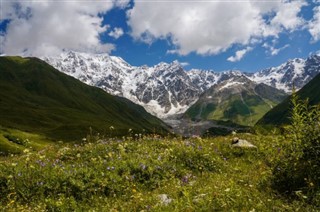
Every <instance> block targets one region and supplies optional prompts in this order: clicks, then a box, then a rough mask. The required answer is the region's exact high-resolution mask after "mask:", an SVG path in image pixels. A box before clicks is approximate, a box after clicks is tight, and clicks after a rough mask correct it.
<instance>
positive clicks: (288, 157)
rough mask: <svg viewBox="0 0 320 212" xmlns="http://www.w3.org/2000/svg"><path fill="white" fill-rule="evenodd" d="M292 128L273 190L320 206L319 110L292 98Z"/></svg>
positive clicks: (274, 179)
mask: <svg viewBox="0 0 320 212" xmlns="http://www.w3.org/2000/svg"><path fill="white" fill-rule="evenodd" d="M291 102H292V117H291V120H292V124H291V125H289V126H288V127H287V128H286V136H287V137H286V139H287V142H285V143H284V145H283V151H284V155H283V158H280V160H279V161H278V163H276V165H275V168H274V169H273V175H274V178H273V183H274V187H275V188H276V189H277V190H279V191H280V192H282V193H286V194H289V195H298V196H299V197H302V198H304V199H308V200H309V201H311V202H313V203H314V204H317V205H318V206H320V198H319V194H320V193H319V188H320V107H319V106H309V104H308V101H301V100H298V98H297V95H296V94H295V93H294V94H293V95H292V101H291Z"/></svg>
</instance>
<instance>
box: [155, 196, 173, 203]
mask: <svg viewBox="0 0 320 212" xmlns="http://www.w3.org/2000/svg"><path fill="white" fill-rule="evenodd" d="M158 197H159V199H160V202H161V204H163V205H169V204H170V203H171V202H172V199H171V198H169V197H168V195H167V194H159V196H158Z"/></svg>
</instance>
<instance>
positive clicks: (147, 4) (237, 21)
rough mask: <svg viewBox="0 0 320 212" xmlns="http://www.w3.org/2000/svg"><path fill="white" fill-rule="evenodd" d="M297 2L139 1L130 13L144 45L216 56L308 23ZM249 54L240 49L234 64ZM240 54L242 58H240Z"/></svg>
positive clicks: (302, 3) (300, 1)
mask: <svg viewBox="0 0 320 212" xmlns="http://www.w3.org/2000/svg"><path fill="white" fill-rule="evenodd" d="M305 5H306V2H305V1H303V0H296V1H287V0H284V1H261V2H259V1H223V0H220V1H200V2H197V1H185V2H181V1H174V0H172V1H170V0H169V1H154V0H152V1H151V0H150V1H148V0H146V1H136V2H135V6H134V7H133V8H132V9H131V10H129V11H128V12H127V16H128V24H129V26H130V27H131V30H132V31H131V35H132V36H133V37H134V38H135V39H137V40H141V41H143V42H147V43H152V42H153V41H154V40H155V39H167V40H169V41H170V42H171V43H172V44H173V49H172V50H169V51H168V53H178V54H180V55H186V54H189V53H190V52H196V53H197V54H200V55H215V54H218V53H220V52H223V51H225V50H227V49H228V48H230V47H231V46H233V45H237V44H240V45H251V44H253V43H257V42H262V40H263V39H265V38H267V37H270V36H271V37H278V35H279V33H282V32H285V31H289V32H292V31H294V30H297V29H299V28H301V27H302V26H303V24H304V23H305V22H304V20H303V18H301V17H300V11H301V8H302V7H303V6H305ZM247 51H248V49H246V50H244V51H243V50H240V51H239V52H237V54H236V55H235V56H234V57H231V58H232V59H230V60H233V59H234V60H237V59H238V58H239V59H241V57H242V56H243V55H244V54H245V53H246V52H247ZM241 54H243V55H242V56H241Z"/></svg>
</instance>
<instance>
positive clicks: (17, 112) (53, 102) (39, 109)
mask: <svg viewBox="0 0 320 212" xmlns="http://www.w3.org/2000/svg"><path fill="white" fill-rule="evenodd" d="M0 120H1V123H0V124H1V125H2V126H6V127H9V128H16V129H21V130H23V131H29V132H34V133H37V134H43V135H46V136H48V137H50V138H53V139H56V140H60V139H63V140H67V141H74V140H79V139H82V138H83V137H85V136H86V134H87V133H88V131H89V128H90V127H91V128H92V129H93V130H94V131H98V132H100V133H106V131H108V129H109V127H111V126H113V127H114V128H115V129H116V130H115V131H114V132H113V135H114V136H115V135H118V136H122V135H125V134H126V133H127V132H128V130H129V129H132V130H134V131H136V132H137V133H139V132H142V131H146V132H149V133H154V132H157V133H166V132H167V127H166V125H165V124H164V123H163V122H162V121H161V120H160V119H158V118H156V117H154V116H152V115H150V114H148V113H147V112H146V111H145V110H144V109H143V107H141V106H139V105H136V104H134V103H132V102H130V101H129V100H126V99H124V98H120V97H115V96H112V95H110V94H108V93H106V92H105V91H103V90H101V89H99V88H95V87H92V86H88V85H86V84H84V83H82V82H80V81H78V80H76V79H74V78H73V77H70V76H67V75H65V74H63V73H61V72H59V71H58V70H56V69H54V68H53V67H51V66H49V65H48V64H46V63H45V62H43V61H41V60H40V59H37V58H27V59H25V58H21V57H0Z"/></svg>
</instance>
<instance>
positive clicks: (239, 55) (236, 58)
mask: <svg viewBox="0 0 320 212" xmlns="http://www.w3.org/2000/svg"><path fill="white" fill-rule="evenodd" d="M251 50H252V48H251V47H247V48H245V49H242V50H239V51H237V52H236V54H235V56H231V57H229V58H228V59H227V60H228V61H230V62H237V61H240V60H241V59H242V58H243V57H244V56H245V55H246V54H247V53H248V52H249V51H251Z"/></svg>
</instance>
